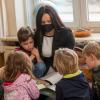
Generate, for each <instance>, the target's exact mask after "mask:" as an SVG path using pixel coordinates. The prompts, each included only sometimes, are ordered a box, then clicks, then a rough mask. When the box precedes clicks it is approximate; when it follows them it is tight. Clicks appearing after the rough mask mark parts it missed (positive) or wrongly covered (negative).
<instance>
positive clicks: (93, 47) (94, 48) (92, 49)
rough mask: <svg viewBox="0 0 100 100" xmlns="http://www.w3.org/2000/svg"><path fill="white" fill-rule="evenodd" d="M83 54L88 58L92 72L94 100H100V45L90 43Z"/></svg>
mask: <svg viewBox="0 0 100 100" xmlns="http://www.w3.org/2000/svg"><path fill="white" fill-rule="evenodd" d="M83 54H84V56H85V58H86V63H87V65H88V67H89V69H90V70H91V71H92V78H93V79H92V80H93V84H92V89H93V100H100V45H99V43H97V42H95V41H92V42H89V43H88V44H87V45H86V46H85V47H84V49H83Z"/></svg>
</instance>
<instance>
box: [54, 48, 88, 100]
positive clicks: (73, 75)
mask: <svg viewBox="0 0 100 100" xmlns="http://www.w3.org/2000/svg"><path fill="white" fill-rule="evenodd" d="M54 67H55V68H56V70H57V71H58V72H59V73H60V74H61V75H63V79H61V80H60V81H59V82H58V83H57V85H56V100H90V92H89V85H88V83H87V81H86V79H85V77H84V75H83V73H82V72H81V71H80V70H79V67H78V56H77V54H76V53H75V52H74V51H73V50H71V49H68V48H63V49H58V50H56V52H55V56H54Z"/></svg>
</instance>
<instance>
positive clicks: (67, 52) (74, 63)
mask: <svg viewBox="0 0 100 100" xmlns="http://www.w3.org/2000/svg"><path fill="white" fill-rule="evenodd" d="M53 65H54V68H55V69H56V70H57V71H58V72H59V73H60V74H63V75H65V74H72V73H75V72H77V70H78V69H79V68H78V56H77V54H76V53H75V52H74V51H73V50H71V49H68V48H60V49H58V50H56V52H55V55H54V63H53Z"/></svg>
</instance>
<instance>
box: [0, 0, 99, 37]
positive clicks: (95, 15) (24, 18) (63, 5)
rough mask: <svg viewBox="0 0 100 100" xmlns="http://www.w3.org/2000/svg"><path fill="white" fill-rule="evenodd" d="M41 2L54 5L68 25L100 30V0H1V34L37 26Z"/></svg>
mask: <svg viewBox="0 0 100 100" xmlns="http://www.w3.org/2000/svg"><path fill="white" fill-rule="evenodd" d="M39 3H45V4H50V5H51V6H53V7H54V8H55V9H56V11H57V12H58V14H59V16H60V18H61V20H62V21H63V22H64V24H65V25H66V26H68V27H71V28H75V29H77V28H85V27H86V28H91V29H93V30H94V32H100V6H99V5H100V0H0V28H1V29H0V36H15V35H16V33H17V30H18V29H19V28H20V27H21V26H27V25H28V26H31V27H34V28H35V17H36V12H37V10H38V9H37V8H38V7H39V6H38V4H39Z"/></svg>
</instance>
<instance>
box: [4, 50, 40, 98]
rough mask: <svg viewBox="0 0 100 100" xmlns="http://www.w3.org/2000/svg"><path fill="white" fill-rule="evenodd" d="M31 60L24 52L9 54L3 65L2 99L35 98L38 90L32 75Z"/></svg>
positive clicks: (37, 95)
mask: <svg viewBox="0 0 100 100" xmlns="http://www.w3.org/2000/svg"><path fill="white" fill-rule="evenodd" d="M31 72H32V62H31V60H30V58H29V57H28V56H27V54H25V53H24V52H21V51H17V52H12V53H10V54H9V56H8V59H7V62H6V65H5V67H4V83H3V88H4V100H36V99H37V98H38V97H39V90H38V89H37V87H36V84H35V81H34V76H33V75H32V73H31Z"/></svg>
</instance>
